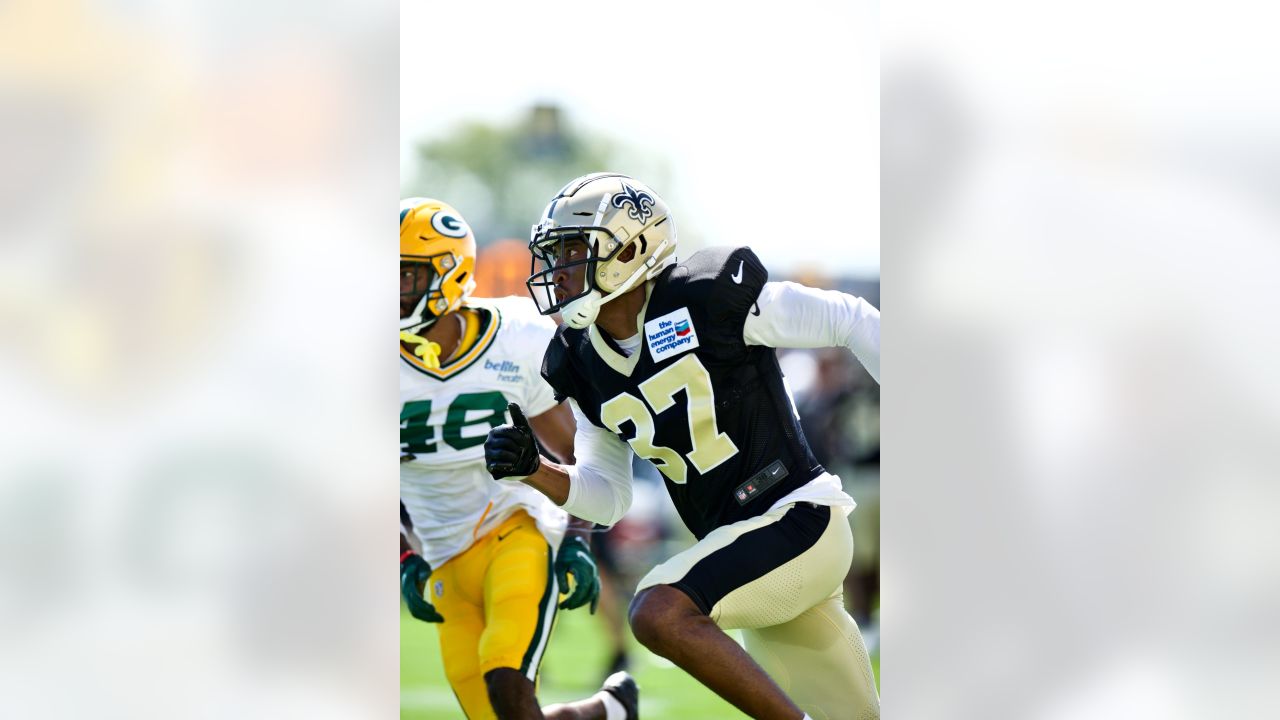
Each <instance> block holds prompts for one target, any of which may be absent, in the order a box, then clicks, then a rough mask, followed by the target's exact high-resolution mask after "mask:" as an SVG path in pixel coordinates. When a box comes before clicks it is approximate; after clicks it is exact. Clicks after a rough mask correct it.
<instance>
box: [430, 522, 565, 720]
mask: <svg viewBox="0 0 1280 720" xmlns="http://www.w3.org/2000/svg"><path fill="white" fill-rule="evenodd" d="M551 562H552V554H551V547H550V546H549V545H548V543H547V540H546V538H544V537H543V536H542V533H541V532H539V531H538V526H537V523H535V522H534V520H533V518H531V517H529V515H528V514H527V513H525V511H523V510H520V511H517V512H516V513H515V514H514V515H512V516H511V517H510V518H508V519H507V521H506V522H504V523H502V524H501V525H500V526H499V527H498V528H497V529H495V530H493V531H492V532H490V533H489V534H488V535H485V536H484V537H482V538H480V539H479V540H477V541H476V543H475V544H474V545H472V546H471V547H470V548H468V549H467V551H466V552H464V553H462V554H461V555H458V556H457V557H454V558H452V559H450V560H449V561H448V562H446V563H445V564H444V565H441V566H440V567H438V568H436V569H435V571H434V572H433V573H431V579H430V580H429V581H428V583H427V587H426V595H427V599H428V600H429V601H430V602H431V603H432V604H433V605H435V607H436V610H437V611H439V613H440V615H441V616H443V617H444V622H443V623H441V624H439V625H437V626H436V628H437V631H438V634H439V635H440V654H441V656H442V657H443V658H444V672H445V677H446V678H448V680H449V685H450V686H451V687H452V688H453V693H454V695H456V696H457V697H458V702H459V703H460V704H461V705H462V710H463V712H465V713H466V715H467V717H468V718H469V720H482V719H483V720H493V719H495V718H496V717H497V716H496V715H495V714H494V712H493V706H492V705H490V703H489V693H488V691H487V690H486V688H485V682H484V675H485V673H487V672H489V671H490V670H493V669H495V668H514V669H516V670H519V671H520V672H521V673H522V674H523V675H524V676H525V677H527V678H529V679H530V680H531V681H535V682H536V680H537V677H538V665H539V664H540V663H541V662H542V653H543V651H544V650H545V649H546V647H547V640H548V638H549V637H550V635H551V627H552V624H553V623H554V621H555V613H556V603H557V602H558V601H559V592H558V589H557V587H556V578H555V573H554V572H552V569H551Z"/></svg>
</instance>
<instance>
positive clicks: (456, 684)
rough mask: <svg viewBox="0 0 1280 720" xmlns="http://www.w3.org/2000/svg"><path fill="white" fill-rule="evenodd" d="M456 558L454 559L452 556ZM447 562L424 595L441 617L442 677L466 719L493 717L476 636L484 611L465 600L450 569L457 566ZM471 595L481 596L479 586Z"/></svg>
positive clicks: (481, 629)
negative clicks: (447, 682) (451, 690)
mask: <svg viewBox="0 0 1280 720" xmlns="http://www.w3.org/2000/svg"><path fill="white" fill-rule="evenodd" d="M456 559H457V558H456ZM451 564H452V563H447V564H446V565H445V566H443V567H442V568H441V569H440V570H437V571H436V572H434V573H432V575H431V579H430V580H429V581H428V583H427V593H426V594H427V598H428V600H430V601H431V602H432V603H433V604H434V605H435V607H436V610H437V611H438V612H439V613H440V615H441V616H442V617H443V618H444V622H443V623H440V624H438V625H436V626H435V627H436V635H437V636H438V637H439V639H440V658H441V660H442V661H443V663H444V674H445V679H447V680H448V681H449V686H450V688H452V689H453V693H454V695H456V696H457V698H458V703H459V704H460V705H462V709H463V712H465V713H466V715H467V717H468V718H470V720H479V719H481V718H484V719H486V720H487V719H490V718H495V717H496V715H495V714H494V712H493V708H492V707H491V706H490V704H489V694H488V691H487V690H486V688H485V682H484V674H483V673H482V672H481V669H480V652H479V648H480V639H481V637H482V636H483V634H484V630H485V623H484V610H483V608H482V607H481V606H480V605H479V604H478V603H474V602H471V601H469V600H468V598H467V595H470V593H465V592H463V591H462V588H460V587H459V586H458V584H457V575H456V574H455V573H454V572H452V570H454V569H455V568H456V567H457V566H454V567H450V565H451ZM475 590H476V591H477V592H476V593H475V595H474V597H482V595H481V594H480V593H481V592H482V590H483V589H482V588H476V589H475Z"/></svg>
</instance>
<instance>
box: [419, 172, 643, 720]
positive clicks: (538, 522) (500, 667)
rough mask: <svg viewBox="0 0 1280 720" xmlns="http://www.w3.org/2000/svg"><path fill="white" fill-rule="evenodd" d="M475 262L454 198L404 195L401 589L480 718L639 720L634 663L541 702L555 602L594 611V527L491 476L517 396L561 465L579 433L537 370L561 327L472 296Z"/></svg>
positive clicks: (462, 697)
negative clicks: (563, 700)
mask: <svg viewBox="0 0 1280 720" xmlns="http://www.w3.org/2000/svg"><path fill="white" fill-rule="evenodd" d="M475 258H476V245H475V238H474V236H473V235H472V232H471V229H470V228H469V227H468V225H467V224H466V222H465V221H464V220H463V219H462V216H461V215H459V214H458V213H457V211H455V210H454V209H453V208H451V207H449V206H448V205H445V204H444V203H441V202H438V201H435V200H428V199H423V198H414V199H410V200H405V201H403V202H402V203H401V206H400V498H401V503H402V508H403V510H402V515H403V514H404V513H406V512H407V515H408V520H409V522H407V523H406V522H404V521H403V520H402V525H401V527H402V528H405V531H404V532H402V534H401V537H400V550H401V556H400V582H401V591H402V594H403V595H404V599H405V602H406V604H407V605H408V608H409V611H410V613H411V614H412V615H413V616H414V617H415V618H418V619H419V620H423V621H426V622H431V623H439V626H438V634H439V636H440V652H441V655H442V656H443V658H444V669H445V675H446V677H447V678H448V680H449V684H450V685H451V686H452V687H453V691H454V694H455V695H456V696H457V698H458V702H459V703H460V704H461V705H462V709H463V711H464V712H465V713H466V716H467V717H468V718H469V719H470V720H477V719H479V718H501V719H502V720H513V719H519V720H532V719H536V718H543V717H546V718H552V719H553V720H569V719H574V720H585V719H590V720H633V719H634V718H636V717H637V688H636V685H635V681H634V680H632V679H631V677H630V676H629V675H627V674H625V673H618V674H615V675H612V676H610V677H609V678H608V679H607V680H606V682H605V686H604V688H602V690H601V692H599V693H597V694H596V695H594V696H593V697H591V698H588V699H586V700H582V701H579V702H576V703H571V704H562V705H555V706H550V707H547V708H539V707H538V703H537V699H536V697H535V682H536V680H537V676H538V666H539V663H540V662H541V661H542V653H543V650H544V649H545V648H546V646H547V640H548V638H549V636H550V634H551V628H552V625H553V622H554V618H555V612H556V609H557V602H559V607H560V608H563V609H573V608H577V607H581V606H583V605H585V604H587V603H590V604H591V611H592V612H595V604H596V599H597V595H598V592H599V585H598V579H597V575H596V566H595V560H594V559H593V558H592V556H591V552H590V550H589V546H588V544H587V542H586V537H587V536H586V535H585V534H584V533H585V531H586V530H587V529H589V528H590V525H589V524H588V523H584V522H582V521H580V520H574V521H573V525H572V526H570V527H568V530H567V534H566V524H567V520H568V518H567V515H566V514H565V512H564V511H563V510H561V509H559V508H556V507H554V506H553V505H552V504H551V503H550V502H548V501H547V499H546V498H545V497H543V496H542V495H540V494H538V493H537V492H535V491H534V490H532V489H531V488H528V487H526V486H524V485H521V484H519V483H495V482H493V479H492V478H491V477H490V476H489V474H488V473H487V472H486V471H485V467H484V448H483V444H484V440H485V436H486V433H488V431H489V430H490V429H491V428H493V427H496V426H498V425H501V424H502V423H503V422H505V421H506V411H507V404H508V403H520V404H521V405H523V406H524V407H525V408H527V409H528V411H529V415H530V419H529V420H527V421H526V420H524V418H523V417H522V416H521V417H519V418H518V419H519V422H521V423H522V424H524V425H525V426H527V425H529V424H531V425H532V426H533V428H534V430H535V431H536V432H537V437H538V439H539V440H540V441H541V442H542V443H543V444H544V446H545V447H546V448H547V450H548V451H549V452H550V453H553V454H554V455H555V456H556V457H558V458H560V459H562V460H564V461H566V462H572V460H573V436H574V429H573V417H572V414H571V413H570V411H569V409H568V408H567V407H566V406H564V405H562V404H561V403H560V402H559V401H557V400H556V399H555V398H554V396H553V392H552V390H551V388H550V387H549V386H548V385H547V383H546V382H545V381H544V380H543V379H542V378H541V377H540V375H539V373H538V370H539V367H540V364H541V361H542V351H543V349H544V348H545V347H546V345H547V342H548V341H549V340H550V338H551V336H552V333H553V332H554V330H555V325H554V323H552V322H551V321H550V320H548V319H546V318H543V317H541V316H539V314H538V313H537V310H536V308H535V307H534V305H533V303H531V302H530V301H529V300H528V299H527V298H516V297H511V298H503V299H500V300H479V299H475V298H472V297H470V295H471V291H472V289H473V288H474V287H475V280H474V273H475ZM405 532H407V533H412V534H413V535H415V536H416V539H417V541H418V542H417V543H416V544H417V545H418V547H420V548H421V550H420V552H419V551H416V550H415V549H414V545H415V543H412V542H410V540H409V539H408V537H406V534H405ZM570 577H572V578H573V583H572V592H570V584H569V578H570ZM561 593H567V594H568V597H566V598H565V599H564V600H563V601H562V602H561V601H560V595H561Z"/></svg>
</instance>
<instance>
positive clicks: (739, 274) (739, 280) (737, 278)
mask: <svg viewBox="0 0 1280 720" xmlns="http://www.w3.org/2000/svg"><path fill="white" fill-rule="evenodd" d="M743 262H745V261H743V260H739V261H738V272H736V273H734V274H733V276H732V277H733V281H734V282H735V283H737V284H738V285H741V284H742V263H743Z"/></svg>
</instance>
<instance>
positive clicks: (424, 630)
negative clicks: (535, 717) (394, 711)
mask: <svg viewBox="0 0 1280 720" xmlns="http://www.w3.org/2000/svg"><path fill="white" fill-rule="evenodd" d="M603 623H604V620H603V619H601V618H599V617H595V616H592V615H590V614H588V613H587V611H586V610H585V609H579V610H573V611H570V612H561V613H559V615H558V616H557V619H556V627H555V632H554V634H553V635H552V636H551V645H550V647H548V648H547V653H546V657H545V658H544V659H543V662H542V679H541V687H540V690H539V693H538V697H539V699H540V700H541V701H542V703H543V704H544V705H548V704H551V703H555V702H566V701H571V700H579V699H582V698H584V697H587V696H589V695H591V694H593V693H595V692H596V691H597V690H599V689H600V687H599V683H600V680H601V679H603V678H602V675H603V672H604V666H605V663H606V662H607V661H608V658H606V657H605V655H606V652H607V651H606V649H605V646H604V645H603V644H602V643H601V642H599V641H598V640H597V638H599V637H601V636H603V634H604V627H603ZM872 665H873V666H874V669H875V672H876V678H877V680H878V679H879V677H880V658H879V655H878V654H876V655H875V656H873V657H872ZM631 673H632V674H633V675H635V678H636V681H637V682H638V683H639V684H640V707H641V712H642V713H643V714H644V716H645V717H647V718H655V719H656V718H700V719H702V720H737V719H739V718H744V717H746V716H745V715H743V714H742V713H740V712H738V711H737V710H736V709H734V708H733V707H732V706H730V705H729V704H728V703H726V702H725V701H723V700H721V699H720V698H719V697H717V696H716V695H715V694H713V693H712V692H711V691H710V690H707V689H706V688H704V687H702V686H701V685H699V684H698V682H697V681H695V680H694V679H693V678H691V677H689V676H688V675H686V674H685V672H684V671H683V670H681V669H680V668H677V667H675V666H674V665H672V664H671V663H669V662H667V661H666V660H663V659H662V658H660V657H658V656H656V655H653V654H652V653H650V652H649V651H647V650H645V649H644V648H642V647H640V646H639V645H634V647H633V652H632V667H631ZM400 717H401V718H405V719H406V720H419V719H420V720H464V718H463V715H462V710H460V709H459V708H458V703H457V701H456V700H455V699H454V697H453V693H452V692H451V691H450V690H449V685H448V683H446V682H445V679H444V669H443V666H442V664H441V661H440V646H439V644H438V643H437V641H436V632H435V627H434V626H432V625H429V624H427V623H423V622H419V621H417V620H414V619H413V618H412V617H411V616H410V615H409V614H408V612H406V611H404V610H403V607H402V609H401V614H400Z"/></svg>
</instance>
